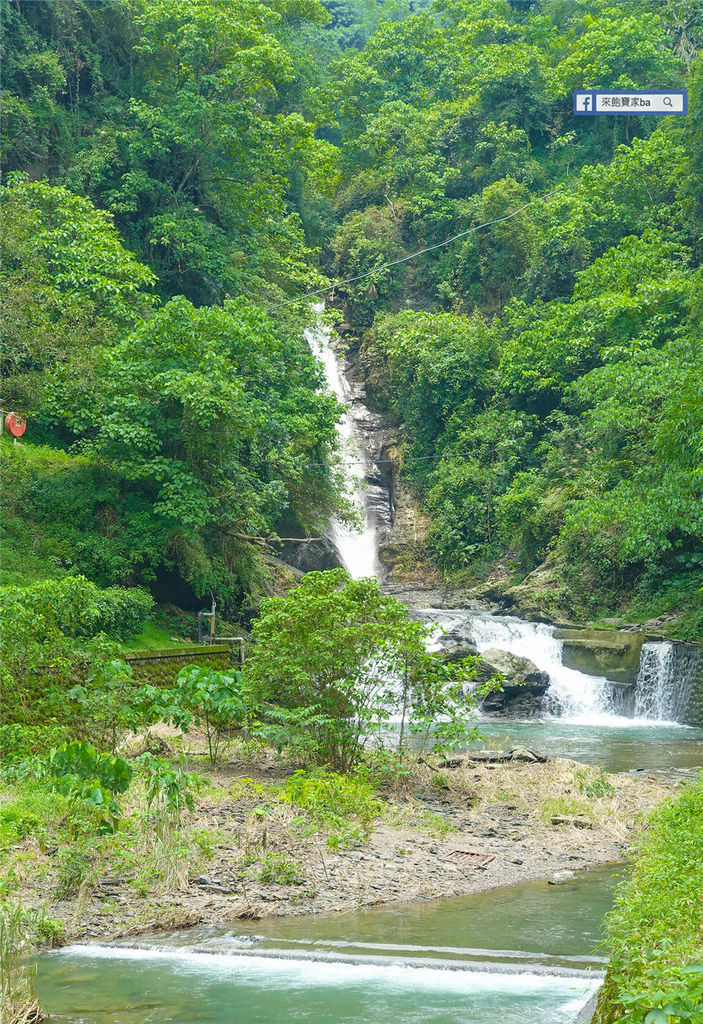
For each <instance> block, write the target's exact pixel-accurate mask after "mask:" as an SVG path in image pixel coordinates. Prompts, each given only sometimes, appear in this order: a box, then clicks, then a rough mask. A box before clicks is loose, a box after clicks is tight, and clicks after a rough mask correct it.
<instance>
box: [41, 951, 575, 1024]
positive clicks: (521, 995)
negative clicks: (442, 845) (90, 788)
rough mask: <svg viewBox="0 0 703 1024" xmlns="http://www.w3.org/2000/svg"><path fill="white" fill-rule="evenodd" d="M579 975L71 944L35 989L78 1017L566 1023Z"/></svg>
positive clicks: (260, 1023)
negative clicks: (87, 948) (92, 948)
mask: <svg viewBox="0 0 703 1024" xmlns="http://www.w3.org/2000/svg"><path fill="white" fill-rule="evenodd" d="M593 989H594V982H592V981H590V980H587V979H584V978H554V977H539V976H537V975H532V974H526V975H525V974H522V975H499V974H490V973H474V972H470V971H458V970H457V971H452V970H441V969H433V968H427V967H406V966H400V965H397V964H395V963H393V962H389V963H387V964H382V965H379V964H349V963H342V964H337V963H320V962H311V961H291V960H286V959H266V958H262V957H257V956H243V957H236V956H230V955H224V956H222V955H217V954H208V953H188V952H179V953H165V952H159V951H155V950H151V951H146V952H145V951H142V950H129V949H122V950H115V949H104V948H103V950H100V951H94V952H93V953H88V952H86V951H85V950H83V949H75V948H74V949H73V950H71V949H70V948H69V949H68V950H67V951H64V952H62V953H61V954H60V955H51V956H48V957H46V958H45V959H44V960H43V961H42V965H41V968H40V971H39V977H38V990H39V996H40V998H41V999H42V1000H43V1002H44V1005H45V1006H47V1007H48V1008H49V1010H50V1011H51V1014H52V1019H53V1020H55V1021H64V1022H68V1021H70V1022H72V1024H73V1022H78V1021H80V1022H81V1024H152V1022H154V1024H157V1022H158V1024H166V1022H168V1024H274V1022H275V1024H298V1022H301V1024H302V1022H305V1024H381V1022H384V1024H391V1022H392V1024H435V1022H436V1024H488V1022H492V1021H495V1022H496V1024H497V1022H500V1024H567V1022H570V1021H571V1019H572V1018H573V1017H574V1016H575V1015H576V1013H577V1012H578V1010H579V1008H580V1007H581V1006H582V1005H583V1003H584V1002H585V1001H586V1000H587V998H588V996H589V994H590V993H591V992H592V991H593Z"/></svg>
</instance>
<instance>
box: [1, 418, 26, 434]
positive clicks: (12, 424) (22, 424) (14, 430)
mask: <svg viewBox="0 0 703 1024" xmlns="http://www.w3.org/2000/svg"><path fill="white" fill-rule="evenodd" d="M26 429H27V420H26V418H25V417H24V416H20V414H19V413H18V412H8V414H7V416H6V417H5V430H6V431H7V432H8V434H12V436H13V437H22V434H24V432H25V430H26Z"/></svg>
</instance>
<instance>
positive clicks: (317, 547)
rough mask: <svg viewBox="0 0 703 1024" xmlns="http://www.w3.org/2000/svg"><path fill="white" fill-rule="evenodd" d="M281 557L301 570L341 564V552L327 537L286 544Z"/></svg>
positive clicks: (330, 567)
mask: <svg viewBox="0 0 703 1024" xmlns="http://www.w3.org/2000/svg"><path fill="white" fill-rule="evenodd" d="M281 558H282V559H283V561H284V562H286V564H287V565H290V566H292V567H293V568H294V569H298V570H299V571H300V572H314V571H317V570H321V569H336V568H337V567H338V566H339V565H341V562H340V561H339V554H338V553H337V550H336V548H335V546H334V544H333V543H332V542H331V541H330V540H329V539H328V538H327V537H321V538H320V539H319V540H311V541H307V542H305V543H303V544H296V543H287V544H284V545H283V547H282V551H281Z"/></svg>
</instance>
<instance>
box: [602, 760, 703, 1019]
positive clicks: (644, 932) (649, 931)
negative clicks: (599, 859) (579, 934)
mask: <svg viewBox="0 0 703 1024" xmlns="http://www.w3.org/2000/svg"><path fill="white" fill-rule="evenodd" d="M701 843H703V778H699V779H698V780H697V781H696V782H695V783H693V784H691V785H688V786H687V787H686V788H685V789H684V790H683V791H682V792H681V793H679V794H678V795H677V796H676V797H675V798H673V799H671V800H669V801H667V803H665V804H664V805H663V806H662V807H660V808H659V809H658V810H657V811H655V812H654V814H653V816H652V818H651V820H650V823H649V827H648V830H647V832H646V834H645V836H644V838H643V839H642V841H641V843H640V846H639V849H638V850H637V854H638V856H637V859H636V861H635V865H634V869H633V873H632V878H631V880H630V881H629V882H626V883H625V884H624V885H622V886H621V888H620V890H619V892H618V894H617V897H616V900H615V907H614V909H613V911H612V913H611V915H610V917H609V919H608V946H609V950H610V954H611V963H610V969H609V973H608V979H607V981H606V986H605V988H604V991H603V995H602V997H601V1002H600V1006H599V1015H598V1017H597V1020H598V1021H599V1024H610V1022H611V1021H616V1020H617V1021H627V1022H628V1024H644V1022H645V1021H646V1022H647V1024H659V1022H662V1024H668V1022H671V1024H674V1022H678V1021H695V1020H698V1019H699V1017H700V1011H701V1006H703V966H702V964H703V947H702V946H701V929H702V928H703V910H702V908H701V899H700V894H701V889H702V888H703V868H702V866H701V858H700V850H701Z"/></svg>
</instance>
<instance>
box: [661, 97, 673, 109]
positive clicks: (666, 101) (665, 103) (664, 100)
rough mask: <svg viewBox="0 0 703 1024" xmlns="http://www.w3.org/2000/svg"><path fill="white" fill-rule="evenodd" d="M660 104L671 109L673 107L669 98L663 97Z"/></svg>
mask: <svg viewBox="0 0 703 1024" xmlns="http://www.w3.org/2000/svg"><path fill="white" fill-rule="evenodd" d="M662 103H663V104H664V106H665V107H673V105H674V104H673V103H672V102H671V96H665V97H664V99H663V100H662Z"/></svg>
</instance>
